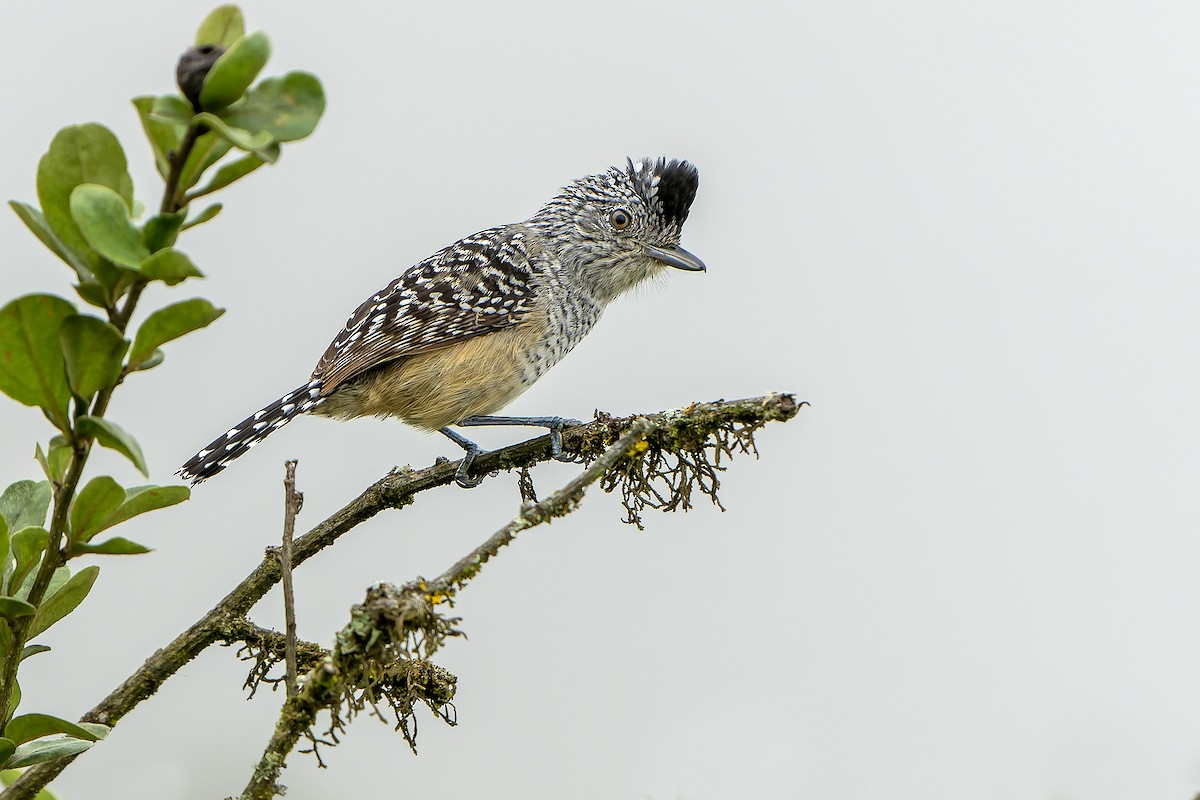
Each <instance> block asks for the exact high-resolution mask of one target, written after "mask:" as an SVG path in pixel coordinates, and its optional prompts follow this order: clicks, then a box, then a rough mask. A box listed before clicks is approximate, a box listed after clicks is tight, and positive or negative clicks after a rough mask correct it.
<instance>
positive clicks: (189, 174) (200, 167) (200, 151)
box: [179, 131, 233, 189]
mask: <svg viewBox="0 0 1200 800" xmlns="http://www.w3.org/2000/svg"><path fill="white" fill-rule="evenodd" d="M232 147H233V145H231V144H230V143H229V142H227V141H225V140H224V139H222V138H221V137H220V136H218V135H217V134H215V133H213V132H212V131H209V132H208V133H205V134H204V135H202V136H201V137H200V138H198V139H197V140H196V144H195V145H194V146H193V147H192V152H191V153H189V154H188V157H187V161H185V162H184V164H183V170H182V172H181V173H180V177H179V185H180V186H181V187H183V188H184V189H190V188H191V187H193V186H195V185H196V182H197V181H198V180H200V176H201V175H203V174H204V171H205V170H206V169H208V168H209V167H211V166H212V165H213V164H215V163H217V162H218V161H220V160H221V159H222V158H224V157H225V154H226V153H228V152H229V150H230V149H231V148H232Z"/></svg>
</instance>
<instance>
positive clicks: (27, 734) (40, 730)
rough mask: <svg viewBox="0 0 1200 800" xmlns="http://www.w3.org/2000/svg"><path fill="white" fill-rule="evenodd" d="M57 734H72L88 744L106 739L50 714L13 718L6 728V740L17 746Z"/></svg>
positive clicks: (24, 715)
mask: <svg viewBox="0 0 1200 800" xmlns="http://www.w3.org/2000/svg"><path fill="white" fill-rule="evenodd" d="M56 733H66V734H70V735H71V736H74V737H75V738H76V739H83V740H85V741H88V742H95V741H99V740H100V739H103V738H104V736H103V735H97V734H96V733H94V732H92V731H90V730H88V729H87V728H84V727H82V726H80V725H76V724H75V723H74V722H67V721H66V720H65V719H59V718H58V717H52V716H50V715H49V714H22V715H21V716H19V717H13V718H12V719H11V720H9V722H8V725H6V726H5V727H4V736H5V738H7V739H9V740H10V741H12V742H15V743H16V744H24V743H25V742H29V741H33V740H34V739H40V738H42V737H43V736H51V735H53V734H56Z"/></svg>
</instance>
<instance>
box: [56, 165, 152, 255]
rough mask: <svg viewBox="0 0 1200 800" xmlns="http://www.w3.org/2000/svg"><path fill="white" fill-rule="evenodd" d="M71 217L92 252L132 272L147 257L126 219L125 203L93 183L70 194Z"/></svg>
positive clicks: (146, 251) (145, 250)
mask: <svg viewBox="0 0 1200 800" xmlns="http://www.w3.org/2000/svg"><path fill="white" fill-rule="evenodd" d="M70 203H71V216H72V217H73V218H74V219H75V224H76V225H77V226H79V231H80V232H81V233H82V234H83V238H84V239H86V240H87V243H88V244H89V245H90V246H91V248H92V249H93V250H95V251H96V252H97V253H99V254H100V255H101V256H103V257H104V258H107V259H108V260H109V261H111V262H113V263H114V264H119V265H120V266H123V267H127V268H129V269H131V270H135V269H137V268H138V266H139V265H141V263H142V261H144V260H145V259H146V257H147V256H149V255H150V251H149V250H147V249H146V245H145V244H143V243H142V234H141V232H140V231H139V230H138V229H137V227H136V226H135V225H134V224H133V221H132V220H131V219H130V218H129V205H128V201H126V200H125V199H124V198H122V197H121V195H119V194H117V193H116V192H114V191H113V190H112V189H109V188H108V187H107V186H100V185H99V184H95V183H84V184H80V185H79V186H76V187H75V188H74V189H72V190H71V201H70Z"/></svg>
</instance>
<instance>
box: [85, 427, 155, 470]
mask: <svg viewBox="0 0 1200 800" xmlns="http://www.w3.org/2000/svg"><path fill="white" fill-rule="evenodd" d="M75 430H76V432H77V433H78V434H79V435H80V436H94V437H95V438H96V442H97V443H98V444H99V445H100V446H101V447H107V448H109V449H110V450H116V451H117V452H118V453H120V454H121V455H123V456H125V457H126V458H128V459H129V460H130V461H132V462H133V465H134V466H135V467H137V468H138V472H140V473H142V474H143V475H147V476H148V475H149V474H150V473H149V472H148V471H147V470H146V458H145V456H143V455H142V448H141V446H140V445H138V443H137V440H136V439H134V438H133V437H132V436H130V435H129V434H128V433H126V432H125V430H124V429H123V428H121V427H120V426H119V425H117V424H116V423H115V422H113V421H111V420H107V419H104V418H102V417H93V416H83V417H80V418H79V419H77V420H76V421H75Z"/></svg>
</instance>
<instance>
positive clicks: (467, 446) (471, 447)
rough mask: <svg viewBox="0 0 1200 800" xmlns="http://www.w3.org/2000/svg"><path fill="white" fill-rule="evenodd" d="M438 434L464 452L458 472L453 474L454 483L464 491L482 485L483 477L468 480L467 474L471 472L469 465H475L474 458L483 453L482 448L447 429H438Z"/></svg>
mask: <svg viewBox="0 0 1200 800" xmlns="http://www.w3.org/2000/svg"><path fill="white" fill-rule="evenodd" d="M438 433H440V434H442V435H443V436H445V437H446V438H447V439H449V440H450V441H452V442H454V443H455V444H456V445H458V446H459V447H461V448H462V449H463V450H465V451H466V455H464V456H463V460H462V463H460V464H459V465H458V470H457V471H455V473H454V482H455V483H457V484H458V485H459V486H461V487H462V488H464V489H474V488H475V487H476V486H478V485H479V484H481V483H483V478H484V476H483V475H480V476H479V477H478V478H474V479H472V478H468V477H467V473H468V472H469V471H470V470H471V464H473V463H475V456H477V455H479V454H480V453H482V452H483V448H481V447H480V446H479V445H477V444H475V443H474V442H472V441H471V440H470V439H468V438H467V437H465V436H463V435H461V434H458V433H455V432H454V431H452V430H450V429H449V428H438Z"/></svg>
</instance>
